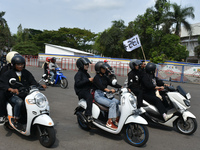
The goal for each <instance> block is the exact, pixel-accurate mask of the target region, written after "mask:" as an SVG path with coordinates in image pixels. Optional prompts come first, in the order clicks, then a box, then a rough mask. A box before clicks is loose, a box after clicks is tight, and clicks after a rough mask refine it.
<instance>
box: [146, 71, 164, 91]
mask: <svg viewBox="0 0 200 150" xmlns="http://www.w3.org/2000/svg"><path fill="white" fill-rule="evenodd" d="M163 85H164V82H163V81H162V80H160V79H159V78H157V77H155V76H154V75H150V74H148V73H145V74H144V76H143V78H142V88H143V93H144V94H151V95H152V94H153V95H155V91H156V90H155V87H156V86H163Z"/></svg>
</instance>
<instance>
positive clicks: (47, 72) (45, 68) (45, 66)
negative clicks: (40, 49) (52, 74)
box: [42, 57, 51, 82]
mask: <svg viewBox="0 0 200 150" xmlns="http://www.w3.org/2000/svg"><path fill="white" fill-rule="evenodd" d="M50 61H51V57H47V58H46V61H45V62H44V64H43V65H42V68H44V74H46V76H45V82H48V75H49V63H50Z"/></svg>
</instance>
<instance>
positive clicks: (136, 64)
mask: <svg viewBox="0 0 200 150" xmlns="http://www.w3.org/2000/svg"><path fill="white" fill-rule="evenodd" d="M141 63H142V62H141V60H138V59H132V60H131V61H130V62H129V67H130V68H131V69H135V66H139V65H140V64H141Z"/></svg>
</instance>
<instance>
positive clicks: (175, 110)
mask: <svg viewBox="0 0 200 150" xmlns="http://www.w3.org/2000/svg"><path fill="white" fill-rule="evenodd" d="M163 92H164V93H165V94H164V96H165V99H166V100H167V102H168V104H169V107H168V108H167V110H168V112H167V113H168V114H173V116H172V117H171V118H170V119H168V120H167V121H164V119H163V117H162V115H160V113H159V112H158V109H157V108H156V107H155V106H153V105H151V104H149V103H148V102H147V101H145V100H143V104H144V107H143V108H144V109H145V110H146V112H145V113H144V114H143V116H144V117H145V118H146V119H150V120H151V121H153V122H155V123H158V124H161V125H164V126H168V127H173V126H175V127H176V128H177V130H178V131H179V132H180V133H182V134H186V135H191V134H193V133H194V132H195V131H196V129H197V121H196V117H195V116H194V115H193V114H192V113H191V112H190V111H188V109H189V108H190V99H191V95H190V93H186V92H185V90H184V89H183V88H182V87H181V86H177V88H174V87H173V86H165V89H164V91H163Z"/></svg>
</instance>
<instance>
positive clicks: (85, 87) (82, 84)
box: [74, 57, 93, 121]
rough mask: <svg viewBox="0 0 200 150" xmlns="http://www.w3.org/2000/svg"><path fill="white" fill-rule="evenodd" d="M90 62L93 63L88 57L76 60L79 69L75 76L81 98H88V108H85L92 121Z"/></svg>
mask: <svg viewBox="0 0 200 150" xmlns="http://www.w3.org/2000/svg"><path fill="white" fill-rule="evenodd" d="M89 64H91V61H90V60H89V59H88V58H86V57H81V58H79V59H78V60H77V61H76V66H77V68H78V69H79V70H78V72H77V73H76V75H75V76H74V81H75V83H74V90H75V92H76V95H77V96H78V98H79V100H80V99H82V98H83V99H85V100H86V103H87V108H86V110H85V116H86V117H87V119H88V121H92V102H93V96H92V94H91V93H90V92H91V89H92V88H93V84H92V82H93V78H91V76H90V75H89V73H88V72H87V71H88V68H89Z"/></svg>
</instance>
